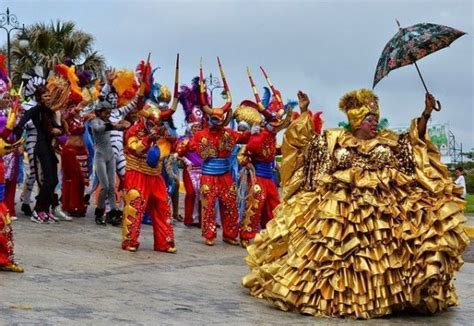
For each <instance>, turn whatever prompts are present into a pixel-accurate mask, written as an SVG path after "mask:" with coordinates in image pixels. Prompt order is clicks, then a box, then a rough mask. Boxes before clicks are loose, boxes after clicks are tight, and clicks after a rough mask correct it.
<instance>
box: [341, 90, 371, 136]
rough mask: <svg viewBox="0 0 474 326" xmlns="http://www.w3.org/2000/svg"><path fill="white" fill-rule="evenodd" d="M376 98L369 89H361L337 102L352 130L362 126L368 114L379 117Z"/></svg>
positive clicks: (347, 94)
mask: <svg viewBox="0 0 474 326" xmlns="http://www.w3.org/2000/svg"><path fill="white" fill-rule="evenodd" d="M378 100H379V99H378V97H377V95H375V94H374V92H372V91H371V90H369V89H366V88H362V89H359V90H356V91H352V92H349V93H346V94H345V95H344V96H343V97H341V99H340V101H339V108H340V109H341V111H343V112H345V113H346V114H347V119H348V120H349V123H350V125H351V127H352V129H353V130H356V129H358V128H359V127H360V125H361V124H362V121H363V120H364V118H365V117H366V116H367V115H368V114H373V115H375V116H377V119H378V118H379V117H380V110H379V105H378Z"/></svg>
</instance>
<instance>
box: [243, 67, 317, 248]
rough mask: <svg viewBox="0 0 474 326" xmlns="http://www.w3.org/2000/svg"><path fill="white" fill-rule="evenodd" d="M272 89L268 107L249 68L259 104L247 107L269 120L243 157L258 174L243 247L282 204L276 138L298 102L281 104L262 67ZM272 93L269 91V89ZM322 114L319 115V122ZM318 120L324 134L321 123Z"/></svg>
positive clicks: (248, 202)
mask: <svg viewBox="0 0 474 326" xmlns="http://www.w3.org/2000/svg"><path fill="white" fill-rule="evenodd" d="M260 69H261V70H262V72H263V74H264V76H265V79H266V80H267V83H268V86H269V87H270V89H271V91H272V100H271V101H270V102H269V103H268V105H267V107H265V106H264V104H263V103H262V100H261V99H260V96H259V94H258V92H257V88H256V87H255V84H254V81H253V78H252V76H251V74H250V70H249V69H248V68H247V74H248V77H249V81H250V85H251V86H252V89H253V93H254V96H255V100H256V103H255V102H252V101H244V102H243V104H244V105H247V106H250V107H253V108H255V109H256V110H258V111H259V112H260V113H261V114H262V115H263V116H264V118H265V122H264V127H263V129H262V130H261V131H260V132H259V133H256V134H252V136H251V137H250V139H249V141H248V143H247V145H246V146H245V149H244V151H243V153H241V155H240V156H241V157H240V159H241V162H240V163H241V165H243V166H249V165H250V166H251V167H252V169H253V170H254V172H255V178H254V180H253V182H252V184H251V185H250V186H249V189H248V193H247V196H246V204H245V213H244V217H243V219H242V224H241V228H240V239H241V241H240V243H241V245H242V247H244V248H246V247H247V246H248V244H249V241H250V240H252V239H254V238H255V235H256V234H257V232H258V231H259V225H260V228H262V229H264V228H265V227H266V225H267V223H268V222H269V221H270V220H271V219H273V210H274V209H275V207H277V206H278V204H279V203H280V199H279V194H278V189H277V187H276V184H275V181H274V180H273V164H274V161H275V156H276V155H277V154H278V153H277V144H276V135H277V133H278V132H279V131H281V130H283V129H284V128H286V127H287V126H288V125H289V124H290V122H291V118H292V110H293V106H294V105H296V104H297V102H295V103H293V104H291V103H288V104H287V105H286V106H285V105H284V104H283V101H282V100H281V94H280V92H279V91H278V90H277V89H276V88H275V87H274V86H273V84H272V82H271V80H270V78H269V77H268V75H267V74H266V72H265V70H263V68H262V67H260ZM267 91H268V89H267ZM319 115H320V113H319V114H317V115H315V116H317V117H318V118H319ZM317 121H320V120H316V125H319V127H317V126H316V127H317V128H318V129H319V130H318V131H317V133H319V132H320V129H321V123H318V122H317ZM313 122H314V120H313Z"/></svg>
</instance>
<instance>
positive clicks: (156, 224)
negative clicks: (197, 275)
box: [122, 54, 179, 253]
mask: <svg viewBox="0 0 474 326" xmlns="http://www.w3.org/2000/svg"><path fill="white" fill-rule="evenodd" d="M138 70H139V71H140V72H141V73H140V75H141V77H142V84H141V87H140V91H139V95H144V96H145V98H146V99H147V100H146V102H145V104H144V106H143V108H142V109H141V110H140V111H139V115H140V118H139V119H138V120H137V121H136V122H135V124H134V125H133V126H132V127H130V128H129V129H128V130H127V132H126V133H125V139H124V144H125V158H126V162H127V164H126V172H125V196H124V202H125V205H124V209H123V224H122V249H124V250H128V251H136V250H137V249H138V247H139V246H140V242H139V240H138V238H139V236H140V228H141V224H142V219H143V215H144V213H148V215H149V216H150V218H151V220H152V226H153V237H154V246H153V248H154V250H156V251H164V252H168V253H175V252H176V247H175V242H174V230H173V221H172V215H171V214H172V213H171V199H170V196H169V194H168V189H167V186H166V183H165V180H164V178H163V176H162V169H163V161H164V159H165V158H166V157H167V156H169V154H170V153H171V150H172V147H173V144H174V142H175V139H173V138H172V137H171V136H170V134H169V133H168V129H167V127H166V125H164V124H163V122H164V121H167V120H169V119H170V118H171V116H172V115H173V113H174V112H175V111H176V108H177V106H178V76H179V54H178V55H177V58H176V74H175V87H174V93H173V102H172V104H171V106H168V102H169V101H170V100H171V94H169V96H168V93H169V91H165V90H167V89H165V88H164V87H158V90H160V92H159V93H157V94H155V93H154V92H153V91H152V89H154V87H155V85H157V84H155V83H154V81H153V72H152V69H151V64H150V62H149V61H147V62H146V63H145V62H143V61H142V63H140V65H139V69H138ZM157 104H158V105H157ZM160 104H162V105H160Z"/></svg>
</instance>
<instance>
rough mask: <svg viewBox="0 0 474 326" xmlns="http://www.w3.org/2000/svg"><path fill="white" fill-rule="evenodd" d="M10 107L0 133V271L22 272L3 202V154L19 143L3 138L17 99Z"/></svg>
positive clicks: (10, 125)
mask: <svg viewBox="0 0 474 326" xmlns="http://www.w3.org/2000/svg"><path fill="white" fill-rule="evenodd" d="M11 103H13V106H12V109H11V111H10V113H9V115H8V119H7V123H6V126H5V129H4V130H3V131H2V132H1V133H0V271H8V272H17V273H22V272H23V268H22V267H21V266H20V265H18V264H16V263H15V261H14V256H13V251H14V246H13V230H12V226H11V222H12V221H11V216H10V212H9V210H8V208H7V206H6V204H5V198H4V197H5V180H4V176H5V166H4V163H3V158H2V157H3V156H4V155H5V154H8V153H11V152H13V151H16V150H17V149H18V147H19V146H20V145H21V140H20V141H18V142H16V143H15V144H13V145H10V144H8V143H7V142H6V141H5V139H7V138H8V136H9V135H10V134H11V131H12V130H13V128H14V125H15V120H16V111H17V110H18V108H19V106H20V104H19V102H18V99H16V100H15V101H12V102H11Z"/></svg>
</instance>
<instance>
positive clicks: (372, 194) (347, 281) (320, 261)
mask: <svg viewBox="0 0 474 326" xmlns="http://www.w3.org/2000/svg"><path fill="white" fill-rule="evenodd" d="M325 178H326V180H321V181H320V182H319V186H318V188H317V190H316V191H300V192H298V193H297V194H295V195H294V196H292V197H291V198H290V199H288V200H286V201H284V202H283V203H282V204H280V205H279V206H278V207H277V208H276V210H275V212H274V213H275V218H274V219H273V220H272V221H271V222H269V223H268V224H267V229H266V230H263V231H262V232H261V233H260V234H259V235H257V237H256V239H255V243H254V244H253V245H251V246H249V247H248V256H247V257H246V262H247V264H248V265H249V267H250V268H251V272H250V273H249V274H248V275H246V276H245V277H244V278H243V285H244V286H245V287H247V288H249V289H250V292H251V294H252V295H253V296H255V297H258V298H266V299H268V300H269V301H271V302H272V303H273V304H275V305H276V306H277V307H279V308H280V309H282V310H293V311H298V312H301V313H304V314H311V315H315V316H335V317H336V316H337V317H350V318H361V319H368V318H373V317H379V316H383V315H387V314H390V313H392V312H393V311H396V310H403V309H406V308H412V309H413V308H414V309H417V310H419V311H422V312H428V313H434V312H437V311H441V310H444V309H446V308H447V307H449V306H452V305H455V304H457V296H456V292H455V289H454V286H453V284H452V279H453V276H454V273H455V272H456V271H457V270H459V268H460V267H461V266H462V264H463V259H462V256H461V255H462V252H463V251H464V249H465V248H466V246H467V245H468V243H469V238H468V236H467V234H466V233H465V231H464V230H463V228H462V222H464V221H465V217H464V215H463V207H464V202H463V201H462V200H460V199H458V198H457V197H456V196H455V195H453V194H452V192H451V190H452V189H451V190H450V189H444V191H443V193H439V194H433V193H430V192H429V191H427V190H424V189H423V188H422V187H420V186H419V185H418V184H417V183H416V182H414V181H413V180H412V179H410V178H408V177H407V176H405V175H403V174H401V173H399V172H397V171H395V170H388V169H387V170H381V171H372V172H370V171H362V172H360V171H359V172H354V171H344V172H341V173H340V174H338V173H335V174H333V175H332V176H326V177H325Z"/></svg>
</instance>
